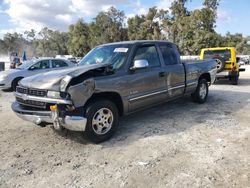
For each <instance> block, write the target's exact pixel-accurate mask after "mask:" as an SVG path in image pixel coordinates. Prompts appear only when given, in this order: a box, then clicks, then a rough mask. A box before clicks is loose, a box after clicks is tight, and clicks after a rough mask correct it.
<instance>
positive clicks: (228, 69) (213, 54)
mask: <svg viewBox="0 0 250 188" xmlns="http://www.w3.org/2000/svg"><path fill="white" fill-rule="evenodd" d="M200 59H201V60H204V59H215V60H216V61H217V75H216V78H217V79H221V78H226V79H229V81H231V83H232V84H234V85H237V84H238V80H239V75H240V72H241V71H245V69H243V68H240V65H239V64H238V63H237V62H238V58H236V50H235V48H234V47H216V48H203V49H202V50H201V54H200Z"/></svg>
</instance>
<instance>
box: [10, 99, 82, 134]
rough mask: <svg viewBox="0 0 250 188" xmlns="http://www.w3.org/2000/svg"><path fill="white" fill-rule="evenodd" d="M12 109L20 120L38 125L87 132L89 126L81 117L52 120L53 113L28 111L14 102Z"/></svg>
mask: <svg viewBox="0 0 250 188" xmlns="http://www.w3.org/2000/svg"><path fill="white" fill-rule="evenodd" d="M11 108H12V110H13V111H14V112H15V113H16V115H17V116H18V117H19V118H21V119H23V120H25V121H29V122H32V123H35V124H37V125H38V124H41V123H53V124H54V125H55V124H56V125H57V126H61V127H64V128H66V129H69V130H73V131H85V127H86V124H87V119H86V118H84V117H81V116H65V117H64V118H61V117H56V118H57V119H55V118H52V113H51V111H34V110H26V109H24V108H23V107H22V106H21V105H20V104H18V103H17V102H14V103H13V104H12V106H11Z"/></svg>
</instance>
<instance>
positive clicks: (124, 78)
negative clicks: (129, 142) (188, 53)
mask: <svg viewBox="0 0 250 188" xmlns="http://www.w3.org/2000/svg"><path fill="white" fill-rule="evenodd" d="M216 72H217V63H216V61H215V60H206V61H193V62H182V61H181V60H180V54H179V52H178V48H177V46H176V45H175V44H173V43H170V42H166V41H128V42H118V43H110V44H104V45H100V46H97V47H96V48H94V49H92V50H91V51H90V52H89V53H88V54H87V55H86V56H85V57H83V59H82V60H81V61H80V63H79V65H78V66H76V67H73V68H68V69H65V70H58V71H52V72H48V73H42V74H39V75H35V76H31V77H28V78H24V79H22V80H21V81H20V82H19V86H17V89H16V92H15V96H16V101H15V102H14V103H13V104H12V109H13V111H14V112H15V113H16V114H17V115H18V116H19V117H21V118H22V119H24V120H27V121H31V122H33V123H35V124H38V125H39V124H42V125H44V124H46V123H53V126H54V128H55V129H57V130H62V129H64V128H66V129H69V130H73V131H83V134H84V135H85V136H86V138H88V139H89V140H90V141H92V142H95V143H99V142H102V141H105V140H107V139H109V138H110V137H111V136H112V135H113V134H114V132H115V130H116V129H117V128H118V123H119V117H120V116H122V115H127V114H130V113H133V112H136V111H138V110H142V109H145V108H147V107H150V106H153V105H156V104H159V103H163V102H166V101H171V100H174V99H177V98H180V97H182V96H184V95H191V96H192V99H193V100H194V101H195V102H198V103H204V102H205V101H206V99H207V96H208V86H209V85H210V84H212V83H213V82H214V80H215V76H216Z"/></svg>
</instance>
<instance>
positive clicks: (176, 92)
mask: <svg viewBox="0 0 250 188" xmlns="http://www.w3.org/2000/svg"><path fill="white" fill-rule="evenodd" d="M158 46H159V49H160V52H161V59H162V61H163V64H164V74H165V77H164V78H165V81H166V84H167V90H168V92H167V99H173V98H177V97H180V96H181V95H183V94H184V91H185V69H184V66H183V64H182V63H181V60H180V54H179V51H178V49H177V47H176V45H174V44H172V43H164V42H163V43H159V44H158Z"/></svg>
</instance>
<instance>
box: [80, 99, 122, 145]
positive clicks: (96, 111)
mask: <svg viewBox="0 0 250 188" xmlns="http://www.w3.org/2000/svg"><path fill="white" fill-rule="evenodd" d="M85 117H86V118H87V125H86V129H85V131H84V136H86V138H87V139H88V140H90V141H91V142H94V143H100V142H103V141H106V140H108V139H109V138H111V137H112V136H113V134H114V133H115V131H116V129H117V127H118V124H119V112H118V109H117V107H116V105H115V104H114V103H112V102H111V101H109V100H97V101H94V102H91V103H90V104H89V105H87V108H86V112H85Z"/></svg>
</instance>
